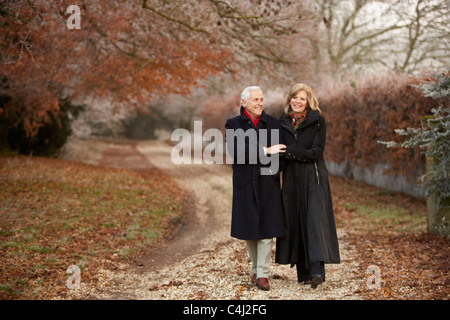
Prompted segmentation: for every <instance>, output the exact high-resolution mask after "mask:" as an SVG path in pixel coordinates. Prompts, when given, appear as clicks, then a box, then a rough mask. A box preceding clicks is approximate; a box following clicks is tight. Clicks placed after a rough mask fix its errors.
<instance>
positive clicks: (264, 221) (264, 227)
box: [225, 108, 283, 240]
mask: <svg viewBox="0 0 450 320" xmlns="http://www.w3.org/2000/svg"><path fill="white" fill-rule="evenodd" d="M225 128H226V129H227V147H228V151H229V153H230V154H231V156H232V157H233V158H234V163H233V204H232V218H231V236H232V237H235V238H238V239H241V240H260V239H268V238H274V237H278V236H282V235H283V209H282V205H281V190H280V172H279V168H280V167H279V166H278V168H274V170H273V172H272V173H273V174H268V175H262V174H261V168H262V167H264V166H265V165H264V164H263V163H261V161H260V160H261V159H262V158H264V157H263V155H264V154H263V153H262V154H261V152H263V151H262V149H261V148H262V147H263V146H264V147H268V146H271V145H274V144H278V143H279V142H280V141H271V140H272V139H271V138H272V134H271V131H272V130H276V131H277V132H276V133H277V135H278V137H279V138H278V140H280V131H281V126H280V122H279V120H278V119H277V118H274V117H272V116H270V115H268V114H266V113H265V112H263V113H262V115H261V116H260V118H259V121H258V125H257V128H255V126H254V124H253V122H252V121H251V120H250V119H249V118H248V117H247V116H246V115H245V114H244V113H243V110H242V108H241V115H240V116H237V117H234V118H232V119H229V120H228V121H227V123H226V125H225ZM239 129H242V130H243V132H247V131H248V130H251V131H254V133H256V136H257V138H258V139H257V140H258V141H250V140H248V139H246V140H245V146H243V148H244V151H245V159H244V160H245V161H243V162H244V163H241V164H239V163H238V161H237V160H238V159H237V156H238V155H237V152H236V150H237V145H238V143H233V144H231V142H232V141H230V140H232V139H233V138H232V137H231V135H230V134H229V132H228V130H232V131H236V130H239ZM263 129H265V130H267V131H265V130H263ZM265 133H267V135H266V136H267V140H266V141H264V139H260V135H261V134H265ZM234 142H237V141H234ZM230 148H231V150H230ZM260 149H261V150H260ZM256 152H258V153H256ZM252 154H253V156H255V155H258V157H257V158H258V159H255V158H254V157H253V158H252V157H251V155H252ZM249 156H250V157H249ZM266 160H269V158H267V157H266V158H265V160H264V161H263V162H264V163H266V167H267V166H268V167H272V166H271V165H270V164H268V163H267V162H266ZM277 169H278V170H277Z"/></svg>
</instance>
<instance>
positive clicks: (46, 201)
mask: <svg viewBox="0 0 450 320" xmlns="http://www.w3.org/2000/svg"><path fill="white" fill-rule="evenodd" d="M182 212H183V193H182V191H181V190H180V189H179V188H178V187H177V185H176V184H175V183H174V182H173V181H172V180H171V179H170V178H168V177H166V176H164V175H163V174H161V172H159V171H157V170H152V172H147V173H146V174H145V176H144V175H142V174H140V173H137V172H130V171H126V170H120V169H109V168H101V167H94V166H89V165H84V164H80V163H75V162H69V161H64V160H55V159H47V158H39V157H23V156H16V157H0V243H1V244H0V257H1V258H0V299H47V298H51V297H52V296H54V295H64V293H65V292H67V288H66V280H67V279H68V277H69V275H68V274H67V273H66V270H67V268H68V267H69V266H71V265H77V266H79V267H80V269H81V270H82V275H83V282H87V281H95V272H94V270H95V269H96V268H99V267H114V264H115V263H116V262H118V261H124V260H127V259H132V258H133V257H135V256H137V255H139V254H142V253H143V252H144V251H146V250H149V248H151V246H152V244H154V243H155V241H160V240H161V239H163V238H164V234H165V233H166V232H170V229H171V226H172V225H173V222H174V221H177V220H179V219H180V218H181V217H182Z"/></svg>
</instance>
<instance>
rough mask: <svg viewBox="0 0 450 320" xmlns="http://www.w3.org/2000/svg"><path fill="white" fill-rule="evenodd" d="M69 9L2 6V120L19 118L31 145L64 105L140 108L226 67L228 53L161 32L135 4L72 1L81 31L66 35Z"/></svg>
mask: <svg viewBox="0 0 450 320" xmlns="http://www.w3.org/2000/svg"><path fill="white" fill-rule="evenodd" d="M70 4H71V1H48V0H39V1H33V2H31V1H8V2H6V3H3V4H0V11H1V15H0V34H1V36H0V37H1V42H2V47H1V49H0V63H1V70H2V78H1V86H0V95H1V96H2V97H5V98H4V99H3V104H2V105H1V106H0V115H2V116H10V115H12V114H17V115H19V119H18V120H17V122H16V124H15V125H17V124H18V123H21V124H23V127H24V129H25V131H26V132H27V134H28V135H29V136H30V137H31V136H34V135H36V133H37V131H38V130H39V128H40V127H42V126H43V125H44V124H45V123H49V122H50V120H51V117H52V116H53V117H56V116H57V115H58V113H59V111H60V107H59V100H60V99H61V98H62V97H67V96H70V97H71V99H73V100H76V99H77V98H86V97H89V98H102V97H109V98H110V99H111V100H112V101H114V103H116V104H120V103H126V104H127V105H129V107H130V108H139V107H141V106H142V105H145V104H146V103H147V102H148V101H150V100H152V98H154V96H165V95H167V94H170V93H180V94H186V93H187V92H189V89H190V88H191V87H192V86H194V85H195V84H196V83H197V81H198V80H200V79H202V78H205V77H207V76H208V75H210V74H211V73H212V74H214V73H217V72H220V71H223V70H224V68H225V66H226V64H227V63H229V61H230V54H229V52H227V50H223V48H222V49H221V50H220V51H219V50H218V49H217V48H214V47H211V46H207V45H206V44H203V43H202V42H200V41H198V39H195V38H189V37H186V35H185V34H183V32H177V31H176V30H175V29H170V28H167V27H166V25H165V24H164V23H161V21H160V20H158V17H157V16H155V15H154V14H152V13H151V12H150V11H145V10H142V8H140V7H139V5H138V2H133V1H132V2H128V3H124V2H122V3H121V4H120V5H116V4H115V3H113V2H110V1H102V2H99V1H78V4H79V5H80V7H81V10H82V15H81V16H82V20H81V24H82V28H81V29H72V30H71V29H69V28H68V27H67V25H66V20H67V18H68V17H69V14H68V13H66V9H67V8H68V6H69V5H70ZM143 21H144V22H145V21H152V23H143Z"/></svg>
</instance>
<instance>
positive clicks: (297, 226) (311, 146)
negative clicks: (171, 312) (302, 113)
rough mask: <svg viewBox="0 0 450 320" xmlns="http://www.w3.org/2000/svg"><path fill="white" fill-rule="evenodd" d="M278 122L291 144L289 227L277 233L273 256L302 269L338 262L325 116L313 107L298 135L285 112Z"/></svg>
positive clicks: (286, 188) (286, 191)
mask: <svg viewBox="0 0 450 320" xmlns="http://www.w3.org/2000/svg"><path fill="white" fill-rule="evenodd" d="M280 122H281V126H282V137H283V140H284V143H285V144H286V146H287V148H286V154H285V161H284V162H285V167H284V172H283V186H282V202H283V206H284V213H285V232H284V236H283V237H279V238H277V244H276V258H275V261H276V262H278V263H280V264H291V266H294V265H295V264H297V267H300V268H301V269H303V270H306V269H308V270H309V267H310V264H311V262H313V261H323V262H325V263H339V262H340V256H339V246H338V239H337V235H336V225H335V221H334V212H333V204H332V199H331V193H330V186H329V181H328V170H327V168H326V166H325V162H324V160H323V152H324V149H325V140H326V125H325V119H324V118H323V117H322V116H321V115H320V113H319V112H318V111H313V110H310V112H309V115H308V117H307V119H306V120H305V122H304V123H302V125H301V126H300V128H299V129H298V131H297V134H295V132H294V129H293V126H292V123H291V119H290V118H289V117H288V116H287V115H286V114H283V115H282V116H281V118H280ZM305 280H306V279H305Z"/></svg>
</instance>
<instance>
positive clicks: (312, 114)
mask: <svg viewBox="0 0 450 320" xmlns="http://www.w3.org/2000/svg"><path fill="white" fill-rule="evenodd" d="M319 117H320V112H319V111H317V110H310V111H309V113H308V117H307V118H306V120H305V122H303V123H302V124H301V125H300V127H299V128H298V130H301V129H303V128H306V127H307V126H309V125H310V124H312V123H315V122H316V121H318V120H319ZM280 122H281V125H282V126H283V127H285V128H287V129H289V130H290V131H292V133H294V128H293V127H292V123H291V118H290V117H289V116H288V115H287V114H286V113H283V114H282V115H281V117H280Z"/></svg>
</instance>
